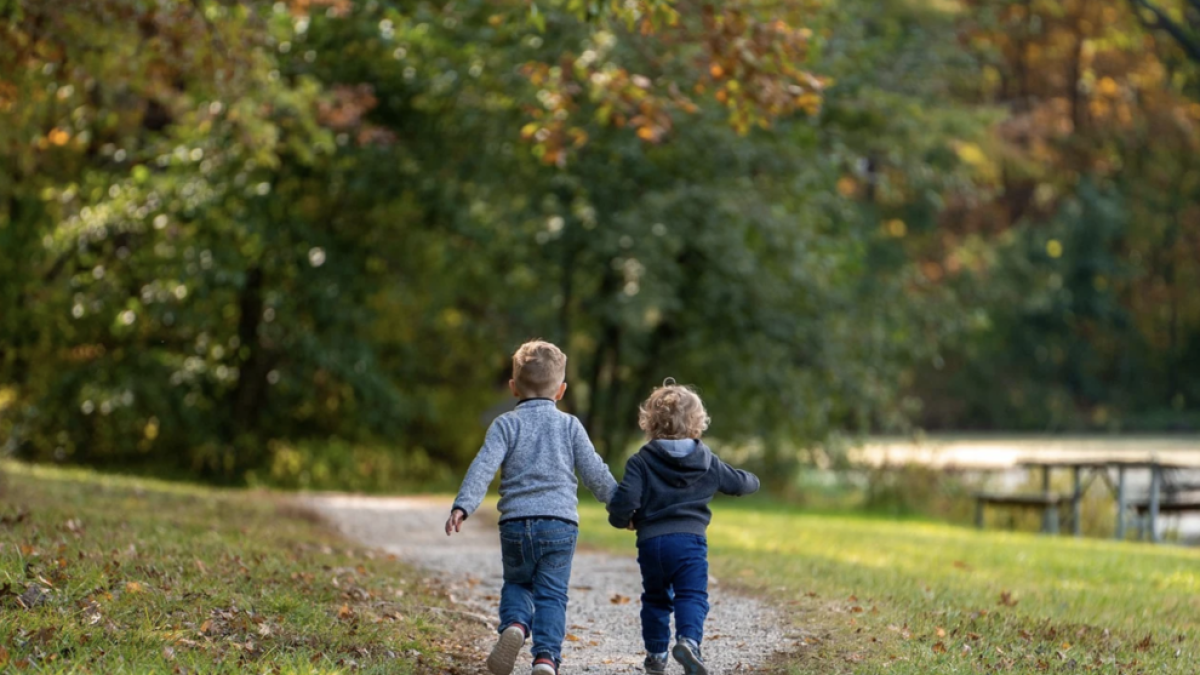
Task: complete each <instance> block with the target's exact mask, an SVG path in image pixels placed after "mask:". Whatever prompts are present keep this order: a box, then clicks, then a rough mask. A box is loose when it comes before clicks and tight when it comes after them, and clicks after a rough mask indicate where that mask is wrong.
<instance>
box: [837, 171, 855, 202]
mask: <svg viewBox="0 0 1200 675" xmlns="http://www.w3.org/2000/svg"><path fill="white" fill-rule="evenodd" d="M837 191H838V194H839V195H841V196H843V197H852V196H854V193H855V192H857V191H858V181H856V180H854V178H853V177H851V176H842V177H841V178H839V179H838V182H837Z"/></svg>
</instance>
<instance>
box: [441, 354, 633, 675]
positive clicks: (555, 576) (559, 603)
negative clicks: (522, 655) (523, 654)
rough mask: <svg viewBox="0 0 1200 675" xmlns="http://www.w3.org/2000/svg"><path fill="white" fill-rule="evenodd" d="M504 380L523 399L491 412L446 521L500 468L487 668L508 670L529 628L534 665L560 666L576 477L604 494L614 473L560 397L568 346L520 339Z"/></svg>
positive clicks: (452, 527)
mask: <svg viewBox="0 0 1200 675" xmlns="http://www.w3.org/2000/svg"><path fill="white" fill-rule="evenodd" d="M512 362H513V364H512V379H511V380H509V382H508V386H509V389H511V390H512V393H513V396H515V397H517V398H519V399H520V402H519V403H517V407H516V409H515V410H513V411H511V412H507V413H505V414H503V415H501V416H500V417H498V418H496V421H494V422H492V425H491V427H490V428H489V429H488V432H487V436H486V438H485V439H484V442H483V447H482V448H480V450H479V454H478V455H477V456H476V457H475V461H473V462H472V463H471V467H470V468H469V469H468V470H467V475H466V478H464V479H463V483H462V488H461V489H460V490H459V492H458V497H457V498H455V500H454V508H453V509H451V511H450V518H449V520H447V521H446V534H447V535H450V534H451V533H453V532H459V531H460V529H461V527H462V523H463V521H464V520H466V519H467V517H468V516H469V515H471V514H472V513H474V512H475V509H477V508H479V504H480V503H481V502H482V501H483V498H484V496H485V495H486V494H487V489H488V485H489V484H490V483H491V482H492V478H493V477H494V476H495V475H496V470H497V469H499V470H500V503H499V505H498V507H497V508H498V509H499V510H500V553H501V560H502V563H503V566H504V586H503V588H502V589H501V591H500V638H499V640H498V641H497V642H496V645H495V647H494V648H493V649H492V652H491V655H489V656H488V659H487V667H488V671H489V672H491V673H492V675H509V673H511V672H512V670H513V666H514V665H515V663H516V659H517V654H518V653H519V652H520V651H521V647H522V646H523V645H524V644H525V640H526V639H527V638H529V637H532V638H533V657H534V658H533V675H556V673H557V672H558V668H559V665H560V664H561V662H562V643H563V639H564V637H565V635H566V628H567V624H566V614H567V585H568V583H569V582H570V580H571V562H572V560H573V559H574V556H575V543H576V540H577V539H578V537H579V513H578V505H579V498H578V495H577V492H578V489H579V483H578V482H577V480H576V478H575V473H576V471H578V472H579V475H580V477H582V478H583V483H584V485H586V486H587V487H588V489H589V490H591V491H592V494H594V495H595V496H596V498H597V499H599V500H600V501H602V502H605V503H607V502H608V500H609V497H610V496H611V495H612V493H613V491H614V490H616V488H617V482H616V481H615V480H613V477H612V473H610V472H609V470H608V466H606V465H605V464H604V461H603V460H601V459H600V456H599V455H597V454H596V449H595V448H594V447H592V442H591V441H590V440H588V435H587V432H586V431H584V429H583V425H582V424H580V422H579V420H578V419H576V418H575V417H574V416H573V415H569V414H567V413H564V412H561V411H559V410H558V408H557V407H556V405H555V404H556V402H557V401H559V400H561V399H562V397H563V394H565V393H566V391H567V384H566V381H565V380H566V369H567V355H566V354H564V353H563V352H562V350H561V349H559V348H558V347H556V346H554V345H552V344H550V343H549V342H542V341H541V340H534V341H531V342H526V343H525V344H523V345H521V347H520V348H519V349H518V350H517V351H516V353H515V354H513V359H512Z"/></svg>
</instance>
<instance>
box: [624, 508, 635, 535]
mask: <svg viewBox="0 0 1200 675" xmlns="http://www.w3.org/2000/svg"><path fill="white" fill-rule="evenodd" d="M636 515H637V511H634V512H633V513H631V514H629V524H628V525H626V526H625V529H627V530H629V531H630V532H637V526H635V525H634V524H633V517H634V516H636Z"/></svg>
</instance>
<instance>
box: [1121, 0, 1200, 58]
mask: <svg viewBox="0 0 1200 675" xmlns="http://www.w3.org/2000/svg"><path fill="white" fill-rule="evenodd" d="M1191 1H1192V2H1193V4H1195V2H1196V0H1191ZM1129 4H1130V5H1131V6H1132V7H1133V11H1134V14H1136V15H1137V17H1138V20H1139V21H1141V22H1142V25H1144V26H1145V27H1147V28H1150V29H1152V30H1161V31H1163V32H1164V33H1166V34H1168V35H1170V36H1171V37H1172V38H1173V39H1174V40H1175V42H1176V44H1178V45H1179V47H1180V48H1181V49H1183V51H1184V53H1185V54H1187V57H1188V58H1189V59H1191V60H1192V61H1194V62H1195V63H1200V41H1198V40H1197V39H1196V37H1195V36H1193V35H1189V34H1188V32H1187V31H1186V30H1184V28H1183V26H1181V25H1179V24H1178V23H1176V22H1175V21H1174V20H1173V19H1172V18H1171V17H1169V16H1167V13H1166V12H1164V11H1163V10H1162V8H1160V7H1158V6H1157V5H1154V4H1153V3H1151V2H1150V1H1149V0H1129ZM1142 10H1146V11H1148V12H1150V13H1151V14H1153V15H1154V20H1153V21H1150V20H1148V19H1147V18H1146V16H1145V14H1144V13H1143V11H1142Z"/></svg>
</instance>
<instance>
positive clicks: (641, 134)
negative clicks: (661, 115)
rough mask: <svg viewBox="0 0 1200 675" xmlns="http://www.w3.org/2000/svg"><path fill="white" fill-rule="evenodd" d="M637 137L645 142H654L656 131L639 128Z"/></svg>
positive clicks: (648, 128)
mask: <svg viewBox="0 0 1200 675" xmlns="http://www.w3.org/2000/svg"><path fill="white" fill-rule="evenodd" d="M637 136H638V138H640V139H642V140H643V141H652V140H654V138H655V134H654V130H653V129H651V128H650V127H639V128H638V130H637Z"/></svg>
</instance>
